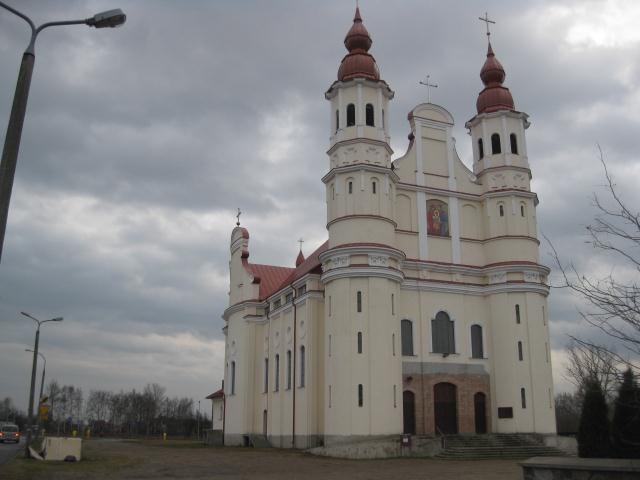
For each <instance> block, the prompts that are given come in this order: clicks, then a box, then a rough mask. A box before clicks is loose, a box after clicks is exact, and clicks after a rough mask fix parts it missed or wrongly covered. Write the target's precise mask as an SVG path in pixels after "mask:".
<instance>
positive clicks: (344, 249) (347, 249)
mask: <svg viewBox="0 0 640 480" xmlns="http://www.w3.org/2000/svg"><path fill="white" fill-rule="evenodd" d="M371 254H373V255H387V256H389V257H393V258H395V259H396V260H398V261H402V260H404V259H405V258H406V256H405V254H404V252H403V251H402V250H398V249H397V248H394V247H390V246H388V245H381V244H377V243H350V244H347V245H337V246H335V247H333V248H330V249H328V250H325V251H324V252H322V253H321V254H320V256H319V257H318V258H319V259H320V261H321V262H322V263H325V262H326V261H327V260H329V259H331V258H332V257H335V256H341V255H371Z"/></svg>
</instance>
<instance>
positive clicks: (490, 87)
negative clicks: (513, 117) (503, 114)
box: [476, 43, 515, 113]
mask: <svg viewBox="0 0 640 480" xmlns="http://www.w3.org/2000/svg"><path fill="white" fill-rule="evenodd" d="M505 76H506V74H505V72H504V68H502V65H501V64H500V62H499V61H498V59H497V58H496V56H495V54H494V53H493V49H492V48H491V43H489V49H488V50H487V60H486V61H485V62H484V65H483V66H482V70H480V78H481V79H482V83H484V87H485V88H484V90H482V91H481V92H480V95H478V100H477V101H476V108H477V109H478V113H490V112H497V111H498V110H514V109H515V105H514V103H513V97H512V96H511V92H510V91H509V89H508V88H507V87H503V86H502V82H504V78H505Z"/></svg>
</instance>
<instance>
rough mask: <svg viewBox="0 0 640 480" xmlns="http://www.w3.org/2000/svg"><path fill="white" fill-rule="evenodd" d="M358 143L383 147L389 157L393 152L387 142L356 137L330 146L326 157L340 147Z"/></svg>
mask: <svg viewBox="0 0 640 480" xmlns="http://www.w3.org/2000/svg"><path fill="white" fill-rule="evenodd" d="M358 143H368V144H369V145H375V146H376V147H384V148H385V149H386V150H387V153H389V155H393V150H392V149H391V147H390V146H389V144H388V143H387V142H383V141H381V140H375V139H373V138H367V137H357V138H351V139H349V140H342V141H340V142H336V143H334V144H333V145H331V148H330V149H329V150H327V155H331V154H333V152H335V151H336V150H337V149H338V148H340V147H344V146H348V145H354V144H358Z"/></svg>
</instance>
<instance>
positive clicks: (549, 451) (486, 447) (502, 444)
mask: <svg viewBox="0 0 640 480" xmlns="http://www.w3.org/2000/svg"><path fill="white" fill-rule="evenodd" d="M549 456H553V457H564V456H567V454H566V453H564V452H563V451H561V450H558V449H557V448H553V447H548V446H546V445H544V444H543V443H542V441H541V440H540V439H539V438H537V436H536V435H529V434H517V433H494V434H482V435H446V436H444V437H443V449H442V451H441V452H440V453H439V454H438V455H436V458H444V459H452V460H454V459H455V460H478V459H483V458H529V457H549Z"/></svg>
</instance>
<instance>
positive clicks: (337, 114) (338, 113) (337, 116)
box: [336, 110, 340, 132]
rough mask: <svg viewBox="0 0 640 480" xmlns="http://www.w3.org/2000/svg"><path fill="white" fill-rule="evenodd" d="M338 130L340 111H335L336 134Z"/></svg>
mask: <svg viewBox="0 0 640 480" xmlns="http://www.w3.org/2000/svg"><path fill="white" fill-rule="evenodd" d="M338 130H340V110H336V132H337V131H338Z"/></svg>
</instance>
